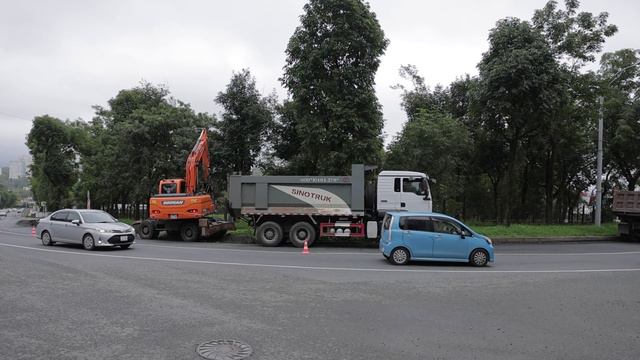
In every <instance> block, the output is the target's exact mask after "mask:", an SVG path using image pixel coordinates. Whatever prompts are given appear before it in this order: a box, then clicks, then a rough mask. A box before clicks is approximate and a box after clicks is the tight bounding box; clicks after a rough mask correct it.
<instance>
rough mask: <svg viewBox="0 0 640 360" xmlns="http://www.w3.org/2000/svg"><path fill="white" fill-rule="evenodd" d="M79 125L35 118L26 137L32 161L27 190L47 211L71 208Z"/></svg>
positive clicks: (49, 117) (52, 119)
mask: <svg viewBox="0 0 640 360" xmlns="http://www.w3.org/2000/svg"><path fill="white" fill-rule="evenodd" d="M80 129H81V127H80V123H78V122H76V123H71V122H63V121H62V120H60V119H56V118H54V117H51V116H49V115H43V116H37V117H35V118H34V120H33V126H32V128H31V131H30V132H29V134H28V135H27V146H28V147H29V152H30V153H31V156H32V157H33V163H32V165H31V188H32V191H33V195H34V198H35V200H36V201H46V202H47V207H48V209H49V210H57V209H59V208H62V207H67V206H71V205H73V199H72V194H71V192H70V190H71V188H72V186H74V185H75V183H76V182H77V180H78V169H79V167H78V163H79V162H78V160H79V157H80V152H79V146H78V143H79V142H78V136H79V135H78V134H79V133H81V131H82V130H80Z"/></svg>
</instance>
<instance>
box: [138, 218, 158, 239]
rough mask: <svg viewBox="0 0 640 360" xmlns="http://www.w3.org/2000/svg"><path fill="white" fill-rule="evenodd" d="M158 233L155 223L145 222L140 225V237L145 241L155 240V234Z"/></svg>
mask: <svg viewBox="0 0 640 360" xmlns="http://www.w3.org/2000/svg"><path fill="white" fill-rule="evenodd" d="M155 233H156V231H155V229H154V226H153V223H152V222H151V221H148V220H145V221H143V222H142V223H140V237H141V238H143V239H153V238H154V236H153V235H154V234H155Z"/></svg>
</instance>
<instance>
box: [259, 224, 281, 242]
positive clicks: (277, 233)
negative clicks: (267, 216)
mask: <svg viewBox="0 0 640 360" xmlns="http://www.w3.org/2000/svg"><path fill="white" fill-rule="evenodd" d="M282 235H283V234H282V226H280V225H279V224H278V223H276V222H273V221H267V222H264V223H262V224H261V225H260V226H258V229H256V238H257V239H258V242H259V243H261V244H262V245H264V246H278V245H280V242H281V241H282V238H283V236H282Z"/></svg>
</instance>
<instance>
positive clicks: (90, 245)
mask: <svg viewBox="0 0 640 360" xmlns="http://www.w3.org/2000/svg"><path fill="white" fill-rule="evenodd" d="M82 246H83V247H84V248H85V249H86V250H93V249H95V247H96V246H95V243H94V241H93V236H91V235H89V234H87V235H85V236H84V237H83V238H82Z"/></svg>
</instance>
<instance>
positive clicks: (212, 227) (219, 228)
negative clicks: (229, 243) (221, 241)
mask: <svg viewBox="0 0 640 360" xmlns="http://www.w3.org/2000/svg"><path fill="white" fill-rule="evenodd" d="M198 227H199V228H200V236H201V237H221V236H224V234H226V233H227V231H229V230H235V229H236V225H235V224H234V223H233V222H230V221H224V220H218V219H208V218H207V219H200V220H198Z"/></svg>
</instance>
